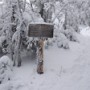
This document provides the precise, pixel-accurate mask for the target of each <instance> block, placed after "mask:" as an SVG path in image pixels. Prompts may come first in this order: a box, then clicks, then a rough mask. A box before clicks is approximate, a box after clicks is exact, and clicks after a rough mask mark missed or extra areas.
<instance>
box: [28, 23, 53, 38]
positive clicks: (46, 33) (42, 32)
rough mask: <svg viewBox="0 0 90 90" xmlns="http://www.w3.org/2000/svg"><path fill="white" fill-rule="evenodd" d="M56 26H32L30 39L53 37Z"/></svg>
mask: <svg viewBox="0 0 90 90" xmlns="http://www.w3.org/2000/svg"><path fill="white" fill-rule="evenodd" d="M53 30H54V26H53V25H52V24H30V25H29V30H28V36H29V37H47V38H52V37H53Z"/></svg>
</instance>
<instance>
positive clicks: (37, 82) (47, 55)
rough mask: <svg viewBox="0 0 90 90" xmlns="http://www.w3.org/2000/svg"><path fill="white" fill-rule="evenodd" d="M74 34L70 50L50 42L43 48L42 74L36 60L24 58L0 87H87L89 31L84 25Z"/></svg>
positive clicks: (54, 89) (34, 89)
mask: <svg viewBox="0 0 90 90" xmlns="http://www.w3.org/2000/svg"><path fill="white" fill-rule="evenodd" d="M88 30H89V28H88ZM77 37H78V39H79V42H77V43H75V42H70V43H69V44H70V49H69V50H64V49H60V48H57V47H56V45H53V46H52V47H50V48H49V49H48V50H45V51H44V74H43V75H38V74H37V73H36V64H37V63H36V61H35V60H32V59H31V58H30V57H29V56H28V58H27V59H26V58H24V57H23V63H22V67H20V68H14V73H13V79H12V80H11V81H9V82H7V83H4V84H1V85H0V90H90V31H88V34H87V30H86V28H84V29H83V30H82V31H81V35H77Z"/></svg>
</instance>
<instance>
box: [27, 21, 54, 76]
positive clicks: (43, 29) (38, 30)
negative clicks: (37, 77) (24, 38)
mask: <svg viewBox="0 0 90 90" xmlns="http://www.w3.org/2000/svg"><path fill="white" fill-rule="evenodd" d="M53 30H54V26H53V24H48V23H44V24H36V23H34V24H30V25H29V30H28V36H29V37H38V38H40V39H39V40H38V53H37V54H38V65H37V73H39V74H43V73H44V71H43V63H44V60H43V57H44V55H43V52H44V51H43V48H44V40H43V38H53Z"/></svg>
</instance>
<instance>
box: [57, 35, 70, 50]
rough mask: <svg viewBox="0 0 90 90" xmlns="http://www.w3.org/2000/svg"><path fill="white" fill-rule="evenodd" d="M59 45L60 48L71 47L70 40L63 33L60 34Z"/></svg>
mask: <svg viewBox="0 0 90 90" xmlns="http://www.w3.org/2000/svg"><path fill="white" fill-rule="evenodd" d="M57 46H58V47H59V48H64V49H69V45H68V40H67V38H66V37H65V35H64V34H63V33H60V34H59V37H58V40H57Z"/></svg>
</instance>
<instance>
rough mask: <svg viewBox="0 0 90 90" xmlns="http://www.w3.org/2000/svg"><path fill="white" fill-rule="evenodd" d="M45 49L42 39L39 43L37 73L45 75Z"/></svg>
mask: <svg viewBox="0 0 90 90" xmlns="http://www.w3.org/2000/svg"><path fill="white" fill-rule="evenodd" d="M43 47H44V41H43V40H42V39H40V40H39V42H38V66H37V73H38V74H43V73H44V72H43Z"/></svg>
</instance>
